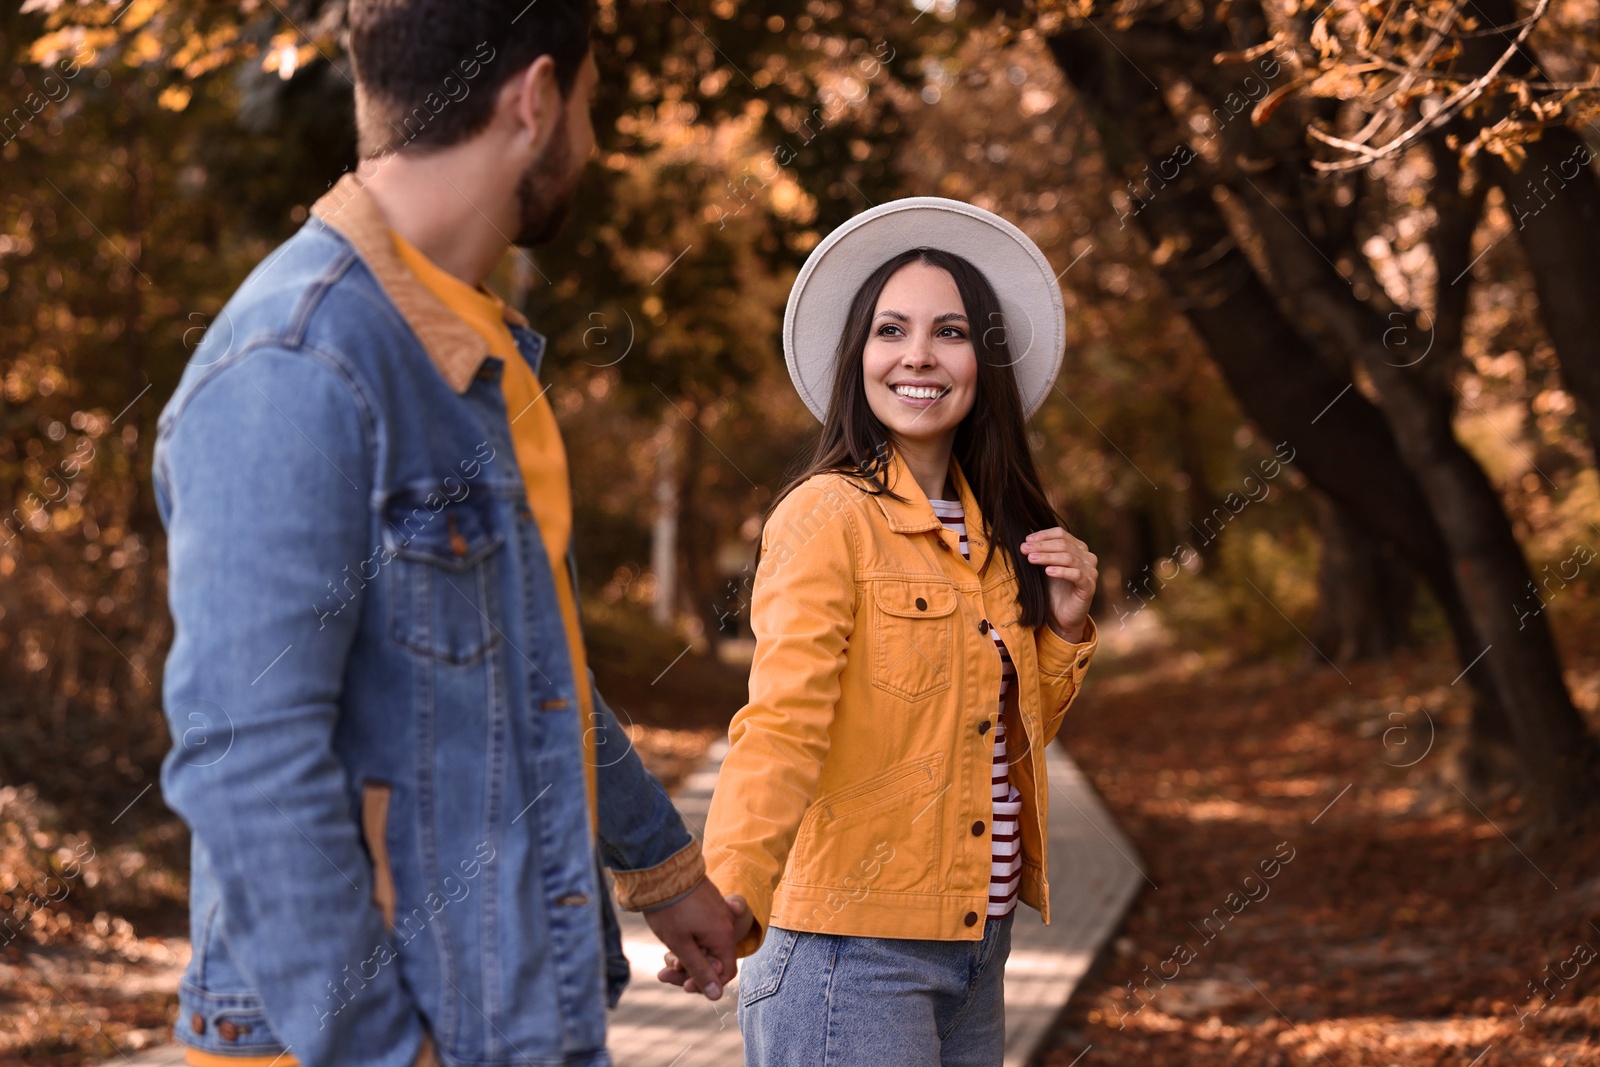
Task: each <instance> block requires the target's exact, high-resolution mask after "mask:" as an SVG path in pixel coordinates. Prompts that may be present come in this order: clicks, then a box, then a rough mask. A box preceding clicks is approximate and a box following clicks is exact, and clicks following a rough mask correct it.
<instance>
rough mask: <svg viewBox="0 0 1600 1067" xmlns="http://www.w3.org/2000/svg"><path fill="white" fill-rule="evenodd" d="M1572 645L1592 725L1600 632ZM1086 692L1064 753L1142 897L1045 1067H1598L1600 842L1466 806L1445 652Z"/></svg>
mask: <svg viewBox="0 0 1600 1067" xmlns="http://www.w3.org/2000/svg"><path fill="white" fill-rule="evenodd" d="M1565 636H1566V638H1567V639H1566V640H1565V641H1564V642H1563V643H1564V648H1563V652H1564V653H1565V657H1566V659H1565V662H1566V663H1568V664H1569V665H1570V667H1571V668H1572V669H1570V670H1569V674H1568V681H1569V684H1570V685H1571V687H1572V689H1573V691H1574V696H1575V699H1576V700H1577V702H1578V703H1579V704H1580V705H1581V706H1582V707H1583V709H1584V711H1585V713H1586V714H1587V715H1588V717H1589V719H1590V722H1591V725H1594V724H1595V723H1596V721H1597V718H1600V716H1597V715H1596V712H1597V711H1600V632H1597V631H1596V630H1595V629H1594V628H1593V627H1582V626H1580V627H1577V628H1574V629H1569V630H1568V631H1567V633H1566V634H1565ZM1097 666H1099V667H1103V668H1107V669H1105V670H1102V671H1101V672H1100V673H1099V674H1098V675H1097V676H1094V677H1093V678H1092V682H1091V684H1090V685H1089V686H1088V687H1087V689H1086V693H1085V697H1084V699H1083V700H1082V701H1081V702H1080V703H1079V704H1078V705H1076V706H1075V708H1074V711H1073V716H1072V720H1071V723H1070V725H1069V726H1068V729H1067V732H1066V737H1067V746H1068V748H1069V749H1070V750H1071V752H1072V753H1073V755H1074V757H1075V758H1076V759H1077V760H1078V762H1079V763H1080V764H1081V765H1082V766H1083V768H1084V770H1085V771H1086V772H1087V773H1088V775H1089V777H1090V778H1091V780H1092V781H1093V782H1094V784H1095V785H1096V787H1097V788H1098V789H1099V790H1100V792H1101V793H1102V795H1103V796H1104V797H1105V799H1106V801H1107V803H1108V804H1109V806H1110V807H1111V809H1112V811H1113V812H1115V814H1116V816H1117V818H1118V820H1119V821H1120V822H1121V824H1122V826H1123V828H1124V829H1125V830H1126V831H1127V832H1128V834H1129V836H1130V837H1131V838H1132V839H1133V840H1134V842H1135V843H1136V844H1137V845H1138V848H1139V852H1140V854H1141V857H1142V859H1143V863H1144V866H1145V870H1146V872H1147V874H1148V876H1149V882H1148V883H1147V884H1146V885H1145V887H1144V890H1143V891H1142V892H1141V894H1140V895H1139V897H1138V898H1137V899H1136V900H1135V901H1134V903H1133V905H1132V908H1131V909H1130V911H1129V914H1128V917H1127V920H1126V922H1125V923H1124V925H1123V928H1122V929H1121V930H1120V931H1119V934H1118V936H1117V937H1116V938H1115V939H1114V941H1113V942H1112V945H1111V946H1110V948H1109V949H1108V951H1107V952H1106V953H1105V954H1104V955H1103V957H1102V959H1101V961H1100V962H1099V964H1098V965H1097V966H1096V968H1095V969H1094V971H1093V972H1092V973H1091V974H1090V976H1089V977H1088V978H1087V979H1086V980H1085V982H1084V983H1083V985H1082V986H1080V988H1079V990H1078V991H1077V993H1076V995H1075V996H1074V997H1073V999H1072V1002H1071V1003H1070V1004H1069V1005H1068V1008H1067V1010H1066V1011H1065V1012H1064V1014H1063V1016H1062V1018H1061V1020H1060V1021H1059V1022H1058V1024H1057V1029H1056V1032H1055V1034H1054V1035H1053V1036H1052V1047H1051V1051H1050V1052H1049V1053H1048V1054H1047V1055H1045V1056H1044V1057H1043V1060H1042V1062H1043V1063H1044V1064H1045V1065H1046V1067H1069V1065H1072V1064H1077V1065H1079V1067H1112V1065H1127V1067H1169V1065H1170V1067H1177V1065H1183V1067H1209V1065H1218V1067H1220V1065H1223V1064H1227V1065H1230V1067H1267V1065H1280V1064H1281V1065H1300V1064H1307V1065H1314V1064H1324V1065H1328V1067H1347V1065H1349V1067H1354V1065H1357V1064H1360V1065H1382V1067H1389V1065H1399V1067H1442V1065H1452V1067H1469V1065H1470V1067H1512V1065H1515V1067H1533V1065H1558V1064H1560V1065H1566V1064H1572V1065H1578V1064H1600V925H1596V924H1597V923H1600V832H1597V831H1596V830H1595V829H1594V828H1592V827H1591V828H1590V829H1588V830H1582V829H1580V830H1576V831H1570V830H1569V831H1565V832H1561V833H1552V832H1548V831H1541V830H1540V829H1539V827H1538V826H1537V825H1536V823H1535V821H1534V820H1533V819H1532V818H1531V813H1530V812H1529V811H1528V810H1527V808H1526V807H1525V805H1523V804H1522V803H1521V800H1520V798H1519V797H1518V796H1516V795H1515V793H1514V792H1512V791H1510V790H1506V789H1499V790H1494V789H1491V790H1489V791H1487V792H1480V791H1477V790H1474V789H1473V788H1472V787H1471V785H1470V784H1469V783H1468V781H1467V780H1466V777H1465V776H1464V774H1463V773H1462V770H1461V766H1462V760H1461V748H1462V744H1463V741H1464V736H1465V733H1466V718H1467V699H1468V694H1467V693H1466V692H1464V690H1465V688H1466V682H1464V681H1462V682H1459V683H1457V684H1452V682H1453V680H1454V679H1455V678H1456V676H1457V673H1458V671H1459V670H1460V668H1459V666H1458V665H1457V664H1456V663H1454V662H1453V661H1452V660H1451V659H1450V658H1449V656H1448V653H1447V650H1446V649H1444V648H1439V649H1434V650H1430V651H1428V652H1422V653H1414V654H1407V655H1402V656H1400V657H1399V658H1397V659H1395V660H1391V661H1388V662H1383V663H1376V664H1371V665H1358V666H1354V667H1344V668H1343V669H1342V671H1340V670H1335V669H1333V668H1332V667H1330V666H1329V665H1327V664H1325V663H1323V662H1322V661H1320V660H1316V661H1315V665H1314V666H1302V667H1298V668H1289V667H1285V666H1271V665H1256V666H1237V665H1229V664H1228V663H1226V661H1225V660H1223V659H1220V658H1218V657H1217V656H1210V655H1206V656H1203V655H1200V654H1198V653H1193V652H1189V653H1185V652H1182V651H1180V650H1176V649H1173V648H1171V647H1161V646H1160V645H1155V646H1151V645H1148V644H1146V645H1145V647H1142V648H1140V649H1138V650H1137V651H1135V652H1132V653H1130V654H1128V655H1125V656H1123V657H1121V658H1120V659H1119V658H1118V657H1116V656H1114V655H1113V656H1109V657H1105V658H1104V660H1103V662H1102V663H1101V664H1097ZM1091 673H1092V674H1093V672H1091ZM1057 906H1058V907H1059V906H1064V903H1063V902H1058V905H1057Z"/></svg>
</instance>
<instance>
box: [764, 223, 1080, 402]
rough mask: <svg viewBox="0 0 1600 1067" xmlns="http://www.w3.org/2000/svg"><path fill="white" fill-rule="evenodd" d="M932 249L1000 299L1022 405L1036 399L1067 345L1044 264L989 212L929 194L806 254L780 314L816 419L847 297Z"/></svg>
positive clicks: (786, 351) (1057, 294)
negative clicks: (889, 264)
mask: <svg viewBox="0 0 1600 1067" xmlns="http://www.w3.org/2000/svg"><path fill="white" fill-rule="evenodd" d="M913 248H937V249H939V250H941V251H944V252H951V253H954V254H955V255H958V256H960V257H961V258H963V259H965V260H966V261H967V262H969V263H971V264H972V265H973V266H975V267H977V268H978V270H980V271H982V272H983V275H984V277H985V278H987V279H988V280H989V284H990V285H991V286H992V287H993V288H994V290H995V293H996V294H997V295H998V296H999V298H1000V311H1001V314H1002V315H1003V316H1004V318H1005V323H1004V326H1005V330H1006V346H1007V349H1008V350H1009V351H1010V353H1011V360H1012V366H1013V370H1014V373H1015V374H1016V378H1017V390H1018V392H1019V393H1020V394H1021V396H1022V408H1023V411H1024V413H1025V414H1026V415H1032V414H1033V413H1034V412H1035V411H1037V410H1038V408H1039V405H1040V404H1041V403H1043V402H1044V398H1045V394H1046V393H1048V392H1049V391H1050V386H1051V384H1052V383H1054V381H1055V378H1056V374H1057V373H1058V372H1059V371H1060V369H1061V360H1062V358H1063V356H1064V355H1065V353H1066V347H1067V313H1066V308H1065V306H1064V305H1063V304H1062V301H1061V288H1060V286H1058V285H1057V284H1056V279H1055V275H1054V274H1053V273H1052V272H1051V269H1050V263H1049V261H1048V260H1046V259H1045V258H1044V253H1043V252H1040V251H1039V248H1038V246H1037V245H1035V244H1034V243H1033V242H1032V241H1031V240H1029V239H1028V236H1027V234H1025V233H1023V232H1022V231H1021V230H1019V229H1017V228H1016V227H1015V226H1013V225H1012V224H1011V223H1009V222H1007V221H1006V220H1005V219H1003V218H1001V217H1000V216H999V215H996V214H994V213H993V212H991V211H985V210H984V209H983V208H980V207H974V206H973V205H971V204H964V203H962V202H961V201H959V200H946V199H944V198H943V197H937V196H914V197H908V198H906V199H904V200H892V201H890V202H889V203H886V204H880V205H879V206H877V207H875V208H871V209H870V210H867V211H864V212H862V213H861V214H859V215H857V216H856V217H855V218H853V219H851V220H850V221H849V222H846V223H844V224H843V225H842V226H840V227H839V228H838V229H836V230H834V231H833V232H832V233H830V234H829V235H828V236H827V237H826V238H824V239H823V240H822V242H821V243H820V244H818V245H817V247H816V248H814V249H812V251H811V255H810V256H808V257H807V258H806V262H805V265H804V266H802V267H801V268H800V274H799V275H798V276H797V277H796V278H795V281H794V288H793V289H791V290H790V291H789V304H788V307H787V308H786V309H785V310H784V314H783V355H784V359H785V361H786V362H787V363H788V365H789V376H790V377H791V378H792V379H793V380H794V385H795V389H796V390H797V391H798V392H799V393H800V399H801V400H803V401H805V404H806V407H808V408H810V409H811V413H812V414H813V415H815V416H816V417H817V418H818V419H819V420H821V419H824V418H825V417H826V416H827V411H828V402H829V399H830V398H831V397H832V395H833V379H834V361H835V359H836V358H837V357H838V351H839V340H840V338H841V337H842V336H843V334H844V325H845V319H846V317H847V316H848V314H849V311H850V303H851V301H852V300H853V299H854V298H855V295H856V293H857V292H859V291H860V289H861V286H862V285H863V284H864V283H865V282H866V280H867V278H868V277H869V276H870V275H871V274H872V272H873V271H875V270H877V269H878V267H879V266H880V265H882V264H883V263H884V262H886V261H887V260H889V259H892V258H893V257H895V256H897V255H899V254H900V253H901V252H906V251H909V250H911V249H913Z"/></svg>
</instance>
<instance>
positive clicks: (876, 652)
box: [871, 578, 956, 700]
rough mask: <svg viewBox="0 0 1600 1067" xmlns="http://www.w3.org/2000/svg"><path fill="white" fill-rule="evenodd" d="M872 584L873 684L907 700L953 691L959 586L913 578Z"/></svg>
mask: <svg viewBox="0 0 1600 1067" xmlns="http://www.w3.org/2000/svg"><path fill="white" fill-rule="evenodd" d="M871 584H872V608H871V611H872V643H873V646H874V649H873V654H872V684H873V685H875V686H877V687H878V688H879V689H882V690H884V691H885V692H889V693H893V694H894V695H895V696H898V697H901V698H902V699H904V700H921V699H922V698H923V697H926V696H930V695H932V694H934V693H937V692H940V691H941V690H944V689H948V688H949V687H950V671H951V662H950V661H951V645H952V643H953V641H954V638H955V610H956V591H955V588H954V587H953V586H950V585H942V584H938V583H936V582H918V581H913V580H909V579H901V578H896V579H888V580H880V581H875V582H873V583H871Z"/></svg>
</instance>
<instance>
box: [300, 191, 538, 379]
mask: <svg viewBox="0 0 1600 1067" xmlns="http://www.w3.org/2000/svg"><path fill="white" fill-rule="evenodd" d="M311 214H312V216H313V217H315V218H316V219H317V220H318V221H319V222H321V223H322V224H323V225H325V226H327V227H329V228H330V229H332V230H334V231H336V232H337V233H338V234H339V235H340V236H342V237H343V238H344V239H345V240H346V241H349V242H350V244H351V246H352V247H353V248H354V249H355V250H356V254H357V255H359V256H360V257H361V258H362V260H363V261H364V262H365V263H366V265H367V268H368V269H369V270H371V271H372V274H373V276H374V277H376V278H377V279H378V284H379V285H381V286H382V287H383V291H384V292H385V293H387V294H388V296H389V299H390V300H391V301H392V302H393V303H394V306H395V309H396V310H397V311H399V312H400V315H401V317H403V318H404V319H405V320H406V323H407V324H408V325H409V326H410V327H411V329H412V332H414V333H415V334H416V335H417V339H418V340H419V341H421V342H422V347H423V348H424V349H426V350H427V353H428V358H429V359H431V360H432V361H433V365H434V366H435V367H437V368H439V373H440V374H442V375H443V376H444V379H445V381H447V382H449V383H450V388H452V389H454V390H455V391H456V392H458V393H464V392H466V390H467V386H469V385H471V384H472V379H473V376H474V375H476V374H477V373H478V369H479V367H481V366H482V365H483V361H484V359H485V358H486V357H487V356H488V354H489V353H488V349H487V348H485V347H484V343H483V338H481V337H479V336H478V333H477V331H476V330H474V329H473V328H472V327H471V326H469V325H467V323H466V322H465V321H464V320H463V319H462V318H461V317H460V316H459V315H457V314H456V313H455V312H454V311H451V310H450V308H449V307H447V306H446V305H445V303H444V302H443V301H442V300H440V299H439V298H438V297H436V296H434V295H433V293H432V292H431V291H429V289H428V287H427V286H425V285H423V284H422V283H421V282H420V281H418V280H417V278H416V275H414V274H412V273H411V271H410V270H409V269H408V268H407V267H406V265H405V263H404V262H403V261H402V260H401V259H400V256H399V254H398V253H397V252H396V251H395V249H394V240H393V239H392V238H391V236H390V230H389V222H388V220H387V219H385V218H384V217H383V212H382V211H381V210H380V209H379V207H378V202H377V201H376V200H375V199H373V196H372V194H371V193H369V192H368V191H367V189H366V186H365V185H363V184H362V182H361V179H360V178H358V177H357V176H356V175H355V174H346V175H345V176H344V177H343V178H340V179H339V182H338V184H336V185H335V186H334V187H333V188H332V189H330V190H328V191H327V192H326V193H324V194H323V195H322V197H321V199H319V200H318V201H317V202H316V203H315V204H313V205H312V207H311ZM506 321H507V322H510V323H511V324H512V325H513V326H517V327H521V328H522V329H524V330H527V329H528V320H527V319H526V318H524V317H523V316H522V315H521V314H520V313H519V312H517V310H516V309H515V308H512V307H509V306H508V307H507V308H506ZM513 332H514V333H516V332H518V331H513ZM529 332H530V333H531V332H532V331H531V330H530V331H529ZM533 336H534V338H537V339H538V342H539V343H538V344H536V346H535V347H539V348H542V341H543V338H541V337H539V335H537V334H534V335H533ZM518 341H519V342H523V343H520V344H519V347H523V348H524V350H525V351H526V343H525V341H526V339H524V338H522V337H519V338H518Z"/></svg>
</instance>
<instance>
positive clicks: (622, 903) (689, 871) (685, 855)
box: [611, 838, 706, 911]
mask: <svg viewBox="0 0 1600 1067" xmlns="http://www.w3.org/2000/svg"><path fill="white" fill-rule="evenodd" d="M611 874H612V877H613V878H614V879H615V880H616V886H617V906H618V907H620V908H624V909H626V910H628V911H649V910H653V909H655V908H656V907H664V906H666V905H668V904H672V903H676V901H677V899H678V898H680V897H683V896H686V895H688V893H689V892H690V891H691V890H693V889H694V888H695V886H697V885H699V884H700V880H701V879H703V878H704V877H705V876H706V860H705V856H704V855H703V854H702V853H701V851H700V841H699V839H697V838H691V839H690V841H689V843H688V844H687V845H685V846H683V848H681V849H679V850H678V851H677V852H674V853H673V854H672V855H671V856H668V857H667V858H666V859H665V860H664V861H662V862H661V863H658V864H656V865H655V866H654V867H647V868H645V869H644V870H641V871H616V870H614V871H612V872H611Z"/></svg>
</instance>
